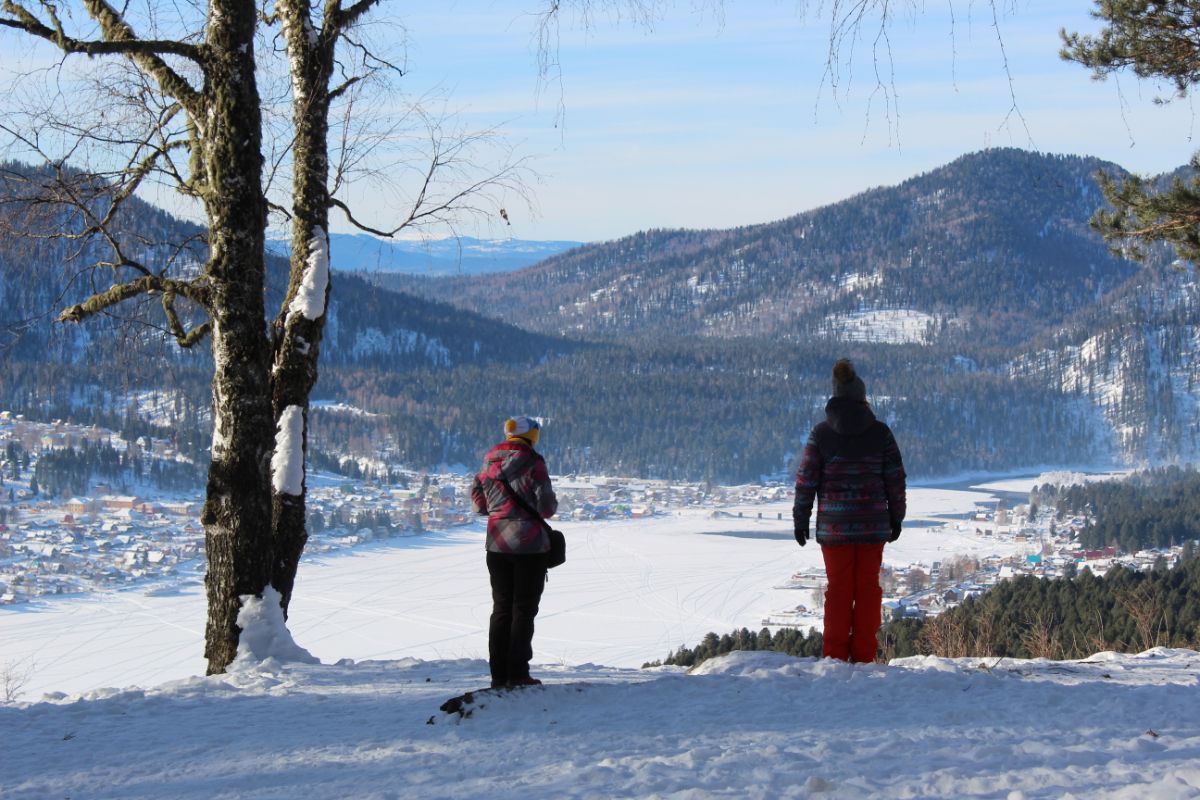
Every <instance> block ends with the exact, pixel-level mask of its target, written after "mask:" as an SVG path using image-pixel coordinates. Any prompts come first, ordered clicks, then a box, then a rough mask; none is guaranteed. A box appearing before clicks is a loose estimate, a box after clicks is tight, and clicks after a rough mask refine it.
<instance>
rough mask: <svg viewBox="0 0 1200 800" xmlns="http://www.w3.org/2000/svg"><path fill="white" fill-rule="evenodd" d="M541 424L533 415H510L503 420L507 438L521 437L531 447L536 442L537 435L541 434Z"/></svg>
mask: <svg viewBox="0 0 1200 800" xmlns="http://www.w3.org/2000/svg"><path fill="white" fill-rule="evenodd" d="M541 432H542V426H541V424H540V423H539V422H538V421H537V420H536V419H534V418H533V417H527V416H525V415H524V414H522V415H521V416H518V417H510V418H509V419H507V420H505V422H504V435H505V436H506V437H507V438H509V439H523V440H525V442H526V443H527V444H529V445H530V446H531V447H532V446H533V445H536V444H537V443H538V436H539V435H541Z"/></svg>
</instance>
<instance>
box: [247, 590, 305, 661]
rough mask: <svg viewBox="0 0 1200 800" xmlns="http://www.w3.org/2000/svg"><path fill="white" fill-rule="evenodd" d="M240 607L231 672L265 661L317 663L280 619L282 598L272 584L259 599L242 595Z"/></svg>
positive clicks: (281, 615) (281, 618) (281, 617)
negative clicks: (235, 652) (239, 629)
mask: <svg viewBox="0 0 1200 800" xmlns="http://www.w3.org/2000/svg"><path fill="white" fill-rule="evenodd" d="M241 600H242V610H241V611H239V612H238V618H237V624H238V627H239V628H241V629H242V634H241V636H240V637H238V653H237V658H235V659H234V661H233V664H231V665H230V667H229V670H230V671H231V672H238V671H243V670H251V669H260V668H261V667H262V665H263V664H264V663H268V662H269V663H270V665H271V666H276V665H278V664H280V663H297V664H319V663H321V662H320V660H319V659H318V658H316V657H315V656H314V655H313V654H312V653H310V652H308V651H307V650H305V649H304V648H303V647H301V646H300V645H298V644H296V642H295V640H294V639H292V633H291V631H289V630H288V628H287V623H286V622H285V621H284V619H283V605H282V601H283V597H282V596H281V595H280V594H279V592H278V591H276V589H275V587H273V586H268V587H267V588H266V589H265V590H264V591H263V596H262V597H261V598H259V597H255V596H254V595H242V598H241Z"/></svg>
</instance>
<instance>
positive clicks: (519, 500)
mask: <svg viewBox="0 0 1200 800" xmlns="http://www.w3.org/2000/svg"><path fill="white" fill-rule="evenodd" d="M500 483H501V484H502V485H503V486H504V488H505V490H507V492H508V496H509V497H511V498H512V500H513V502H514V503H516V504H517V505H518V506H519V507H520V508H522V509H523V510H524V511H525V512H526V513H527V514H530V515H532V516H533V518H534V519H536V520H537V521H538V522H540V523H542V527H543V528H545V529H546V530H547V531H549V530H551V528H550V523H549V522H546V518H545V517H543V516H542V515H541V514H539V513H538V511H537V509H536V508H534V507H533V506H531V505H529V503H527V502H525V498H523V497H521V495H519V494H517V492H516V490H515V489H513V487H512V484H510V483H509V482H508V478H506V477H505V476H504V470H500Z"/></svg>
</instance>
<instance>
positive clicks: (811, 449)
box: [792, 409, 906, 545]
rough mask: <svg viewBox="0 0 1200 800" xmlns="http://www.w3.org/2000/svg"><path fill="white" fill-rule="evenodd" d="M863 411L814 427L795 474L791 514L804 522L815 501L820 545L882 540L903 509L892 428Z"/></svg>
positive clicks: (899, 466) (900, 465)
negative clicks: (793, 502) (862, 413)
mask: <svg viewBox="0 0 1200 800" xmlns="http://www.w3.org/2000/svg"><path fill="white" fill-rule="evenodd" d="M865 413H866V415H869V416H860V417H858V418H857V419H855V418H853V417H852V419H851V420H850V422H851V423H852V424H848V423H847V420H846V419H845V418H844V417H838V416H836V415H831V419H830V420H827V421H826V422H822V423H821V424H819V425H817V426H816V427H815V428H813V431H812V433H811V434H810V435H809V438H808V442H807V443H806V444H805V446H804V454H803V455H802V456H801V459H800V469H799V471H798V472H797V473H796V501H795V505H794V507H793V510H792V513H793V516H794V517H795V519H796V523H797V524H798V525H803V526H805V527H807V526H808V524H809V519H810V518H811V516H812V507H813V503H814V501H815V502H816V503H817V528H816V539H817V542H818V543H819V544H823V545H839V544H852V543H864V544H867V543H870V544H877V543H880V542H886V541H887V540H888V538H889V537H890V536H891V532H892V528H893V527H897V526H899V525H900V523H901V522H903V520H904V515H905V512H906V485H905V481H906V476H905V473H904V462H903V460H902V458H901V456H900V448H899V446H898V445H897V444H896V438H895V437H894V436H893V435H892V431H891V429H890V428H888V426H887V425H885V424H884V423H882V422H879V421H878V420H876V419H875V418H874V415H873V414H871V413H870V411H869V409H868V410H866V412H865Z"/></svg>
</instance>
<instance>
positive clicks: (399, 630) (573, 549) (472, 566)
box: [0, 488, 1016, 699]
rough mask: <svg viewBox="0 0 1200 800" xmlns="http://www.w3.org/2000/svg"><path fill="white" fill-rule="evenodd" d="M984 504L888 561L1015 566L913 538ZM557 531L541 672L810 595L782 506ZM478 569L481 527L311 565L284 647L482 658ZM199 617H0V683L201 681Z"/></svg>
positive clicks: (304, 572) (971, 543) (115, 597)
mask: <svg viewBox="0 0 1200 800" xmlns="http://www.w3.org/2000/svg"><path fill="white" fill-rule="evenodd" d="M990 498H991V495H989V494H986V493H982V492H970V491H955V490H948V489H921V488H912V489H910V490H909V505H910V508H911V511H910V515H909V525H910V527H909V529H908V530H907V531H906V532H905V534H904V535H903V536H902V537H901V538H900V540H899V541H898V542H896V543H895V544H891V545H888V547H887V549H886V551H885V560H886V561H887V563H889V564H893V565H907V564H910V563H916V562H923V563H925V564H927V565H928V564H931V563H932V562H933V561H937V560H945V559H948V558H950V557H951V556H954V555H957V554H964V555H967V554H969V555H988V554H992V553H996V554H1000V555H1007V554H1009V553H1010V552H1013V551H1014V550H1015V548H1016V545H1014V544H1012V543H1011V542H1000V541H994V540H992V539H986V540H984V539H979V538H976V537H975V536H974V535H972V534H970V533H968V532H967V531H965V530H955V529H953V528H922V527H917V526H918V524H919V523H920V522H921V521H922V520H925V521H928V520H933V519H936V518H939V517H941V516H945V515H963V514H967V513H969V512H971V511H973V510H974V509H975V507H976V504H977V503H985V502H986V501H988V500H989V499H990ZM738 513H741V514H742V516H741V517H738V516H737V515H738ZM759 514H762V518H761V519H760V518H759V516H758V515H759ZM561 528H562V530H563V531H564V532H565V533H566V534H567V540H568V561H567V564H565V565H564V566H562V567H560V568H559V569H556V570H554V571H553V572H552V573H551V575H550V582H549V584H548V585H547V587H546V592H545V595H544V597H543V600H542V609H541V613H540V614H539V615H538V621H537V625H538V630H537V636H536V637H535V639H534V646H535V648H536V652H535V655H534V660H535V662H536V663H538V664H583V663H596V664H604V665H608V666H615V667H639V666H641V665H642V664H643V663H645V662H647V661H652V660H655V659H660V658H663V657H665V656H666V655H667V653H668V652H670V651H671V650H674V649H676V648H678V647H679V646H680V645H689V646H694V645H696V644H698V643H699V641H700V639H701V638H702V637H703V636H704V634H705V633H707V632H709V631H715V632H717V633H726V632H728V631H730V630H732V629H734V628H740V627H746V628H750V629H751V630H755V631H757V630H758V629H760V628H761V627H763V625H762V622H763V619H764V618H766V617H768V616H770V615H772V614H774V613H775V612H779V611H782V610H786V609H792V608H794V607H795V606H797V605H800V604H806V605H811V594H812V592H811V590H797V589H786V588H779V587H782V586H784V585H785V584H786V583H787V582H788V580H789V579H790V578H791V576H792V575H793V574H794V573H797V572H806V571H807V572H812V571H820V570H821V568H822V561H821V551H820V548H819V547H817V546H816V545H815V544H810V545H809V546H807V547H805V548H799V547H797V546H796V543H795V541H794V540H793V539H792V522H791V504H790V502H780V503H774V504H765V505H764V504H756V505H747V506H743V507H738V506H732V507H727V508H724V509H722V511H721V513H720V515H719V516H716V517H714V516H713V512H712V511H711V510H699V509H697V510H689V511H685V512H677V513H675V514H673V515H671V516H665V515H663V516H657V517H653V518H647V519H635V520H621V521H603V522H565V523H562V525H561ZM483 561H484V559H483V526H482V524H479V523H477V524H474V525H471V526H465V527H460V528H455V529H451V530H449V531H442V532H436V533H431V534H429V535H426V536H422V537H416V538H409V539H399V540H391V541H389V542H387V543H384V544H379V545H373V546H367V547H362V548H358V549H355V550H352V551H346V552H345V553H344V554H336V555H330V556H324V557H306V559H305V560H304V562H303V563H302V564H301V567H300V571H299V574H298V576H297V583H296V589H295V593H294V599H293V601H292V607H291V610H290V626H291V629H292V632H293V634H294V635H295V637H296V640H297V641H298V642H299V643H300V644H301V645H303V646H304V647H306V648H308V649H309V650H310V651H312V652H313V653H314V654H315V655H316V656H318V657H319V658H320V659H321V660H322V661H325V662H326V663H329V662H334V661H337V660H339V659H342V658H353V659H355V660H361V659H397V658H406V657H415V658H422V659H459V658H480V657H483V656H484V655H485V654H486V652H487V621H488V615H489V613H490V611H491V599H490V598H491V595H490V590H489V588H488V579H487V570H486V568H485V567H484V563H483ZM204 603H205V600H204V591H203V587H202V586H201V585H200V584H198V583H191V584H188V585H184V586H181V587H179V588H178V589H170V588H168V589H162V588H156V589H152V590H149V591H147V590H145V589H143V590H126V591H121V592H106V593H98V594H94V595H89V596H82V597H78V598H75V599H71V600H65V601H51V602H46V603H40V604H33V605H29V606H19V607H12V608H11V609H8V608H6V609H0V642H2V643H3V644H2V645H0V668H7V669H8V670H9V671H10V672H11V673H13V674H14V675H17V676H18V677H20V678H23V685H22V686H21V689H22V695H21V696H22V698H23V699H32V698H36V697H39V696H40V695H41V694H42V693H43V692H49V691H61V692H71V693H75V692H86V691H92V690H95V689H100V688H103V687H109V686H130V685H135V684H136V685H139V686H152V685H155V684H158V683H162V682H163V681H168V680H175V679H179V678H185V677H188V676H191V675H198V674H203V672H204V661H203V658H202V651H203V638H204V623H205V608H204ZM810 622H811V624H818V620H817V618H815V617H813V618H812V619H811V620H810Z"/></svg>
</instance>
